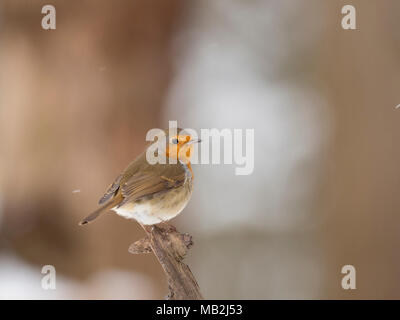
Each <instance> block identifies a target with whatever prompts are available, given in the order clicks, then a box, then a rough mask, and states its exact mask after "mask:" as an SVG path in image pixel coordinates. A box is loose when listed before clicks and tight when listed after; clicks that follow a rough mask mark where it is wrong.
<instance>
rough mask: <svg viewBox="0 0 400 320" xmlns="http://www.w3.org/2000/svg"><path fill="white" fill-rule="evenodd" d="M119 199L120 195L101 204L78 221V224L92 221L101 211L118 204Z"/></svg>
mask: <svg viewBox="0 0 400 320" xmlns="http://www.w3.org/2000/svg"><path fill="white" fill-rule="evenodd" d="M121 200H122V196H121V195H119V196H117V197H115V198H114V199H112V200H111V201H110V202H107V203H106V204H104V205H102V206H101V207H100V208H98V209H97V210H95V211H93V212H92V213H91V214H89V215H88V216H87V217H86V218H84V219H83V220H82V221H81V222H79V225H80V226H83V225H85V224H88V223H89V222H92V221H93V220H94V219H96V218H97V217H98V216H99V215H100V214H102V213H103V212H105V211H107V210H109V209H111V208H114V207H115V206H116V205H118V204H119V203H120V202H121Z"/></svg>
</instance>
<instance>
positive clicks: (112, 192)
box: [99, 174, 123, 204]
mask: <svg viewBox="0 0 400 320" xmlns="http://www.w3.org/2000/svg"><path fill="white" fill-rule="evenodd" d="M122 178H123V174H120V175H119V176H118V177H117V178H116V179H115V181H114V182H113V183H112V184H111V185H110V186H109V187H108V189H107V191H106V193H105V194H104V195H103V196H102V197H101V198H100V200H99V204H103V203H105V202H107V201H108V200H109V199H110V198H111V197H112V196H114V195H115V194H116V192H117V190H118V188H119V184H120V182H121V179H122Z"/></svg>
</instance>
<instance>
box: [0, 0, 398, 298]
mask: <svg viewBox="0 0 400 320" xmlns="http://www.w3.org/2000/svg"><path fill="white" fill-rule="evenodd" d="M46 4H52V5H54V6H55V8H56V14H57V16H56V17H57V18H56V19H57V20H56V21H57V24H56V30H43V29H42V28H41V19H42V17H43V16H44V15H43V14H42V13H41V9H42V6H43V5H46ZM346 4H352V5H353V6H355V8H356V13H357V20H356V21H357V30H343V29H342V27H341V19H342V17H343V15H342V14H341V8H342V7H343V6H344V5H346ZM399 21H400V2H399V1H395V0H392V1H390V0H385V1H378V0H371V1H357V0H353V1H351V3H350V2H349V1H338V0H335V1H318V0H302V1H291V0H284V1H282V0H264V1H257V0H252V1H240V0H231V1H227V0H221V1H212V0H205V1H200V0H199V1H184V0H168V1H144V0H143V1H139V0H137V1H129V2H128V1H123V0H117V1H95V0H91V1H79V2H78V1H39V0H35V1H31V0H18V1H17V0H2V1H1V2H0V298H3V299H6V298H19V299H25V298H26V299H64V298H68V299H162V298H163V297H164V296H165V295H166V293H167V284H166V280H165V277H164V274H163V272H162V269H161V267H160V265H159V263H158V262H157V260H156V258H155V257H154V256H153V255H151V254H149V255H140V256H134V255H130V254H129V253H128V247H129V245H130V244H131V243H133V242H134V241H136V240H138V239H140V238H141V237H142V236H143V230H142V229H141V228H140V226H138V224H137V223H135V222H134V221H129V220H125V219H123V218H121V217H119V216H117V215H115V214H107V215H104V216H102V217H101V218H100V219H98V220H96V222H95V223H93V224H91V225H90V226H88V227H86V228H81V227H78V225H77V223H78V221H79V220H80V219H81V218H82V217H84V216H86V215H87V214H88V213H89V212H91V211H92V210H94V209H95V208H96V207H97V201H98V199H99V198H100V196H102V194H103V192H104V191H105V189H106V187H107V186H108V185H109V184H110V183H111V182H112V181H113V180H114V178H115V176H117V175H118V174H119V172H120V171H121V170H122V169H124V168H125V167H126V165H127V164H128V163H129V162H130V161H131V160H132V159H134V158H135V157H136V156H137V155H138V154H139V153H140V152H142V151H143V148H144V146H145V142H146V141H145V136H146V132H147V131H148V130H149V129H151V128H158V127H160V128H165V127H168V121H169V120H177V121H178V125H179V126H180V127H188V128H194V129H200V128H218V129H223V128H230V129H233V128H241V129H246V128H252V129H254V130H255V170H254V172H253V174H252V175H248V176H236V175H235V173H234V165H196V166H194V172H195V176H196V179H195V189H194V193H193V196H192V200H191V202H190V203H189V205H188V206H187V207H186V209H185V210H184V212H183V213H182V214H181V215H180V216H178V217H177V218H176V219H175V220H174V221H173V224H174V225H176V226H177V228H178V229H179V230H180V231H184V232H189V233H190V234H192V235H193V236H194V241H195V245H194V247H193V249H192V250H191V251H190V253H189V256H188V257H187V258H186V262H187V263H188V264H189V266H190V268H191V269H192V272H193V273H194V275H195V277H196V278H197V280H198V282H199V285H200V288H201V291H202V293H203V295H204V296H205V297H206V298H209V299H270V298H274V299H280V298H285V299H322V298H324V299H333V298H344V299H361V298H364V299H365V298H366V299H370V298H376V299H381V298H388V299H399V298H400V272H399V270H400V255H399V249H398V247H399V242H400V232H399V231H400V230H399V224H400V215H399V209H400V197H399V196H398V195H397V192H398V191H399V189H400V188H399V187H400V170H398V164H399V163H400V150H399V148H398V139H399V138H400V129H399V121H400V110H397V109H396V108H395V107H396V106H397V105H398V104H399V103H400V94H399V92H400V91H399V84H400V32H399ZM77 190H79V192H78V191H77ZM74 191H75V192H74ZM347 264H350V265H353V266H354V267H355V268H356V271H357V273H356V275H357V278H356V279H357V282H356V283H357V289H356V290H347V291H345V290H343V289H342V287H341V280H342V277H343V276H344V275H342V274H341V268H342V266H344V265H347ZM44 265H53V266H54V267H55V268H56V271H57V289H56V290H43V289H42V287H41V279H42V277H43V275H42V274H41V269H42V267H43V266H44Z"/></svg>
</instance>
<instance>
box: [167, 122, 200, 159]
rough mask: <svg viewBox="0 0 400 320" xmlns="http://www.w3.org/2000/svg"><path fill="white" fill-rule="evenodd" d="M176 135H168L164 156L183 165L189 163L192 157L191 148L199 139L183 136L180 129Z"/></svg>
mask: <svg viewBox="0 0 400 320" xmlns="http://www.w3.org/2000/svg"><path fill="white" fill-rule="evenodd" d="M177 132H178V134H173V135H171V134H168V135H167V137H168V141H167V149H166V156H167V157H168V158H173V159H176V160H180V161H181V162H183V163H186V164H187V163H190V159H191V157H192V156H193V146H194V144H195V143H199V142H201V140H199V139H193V137H192V136H191V135H189V134H185V133H184V132H183V130H182V129H179V128H178V129H177Z"/></svg>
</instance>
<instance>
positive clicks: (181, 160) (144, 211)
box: [79, 128, 200, 225]
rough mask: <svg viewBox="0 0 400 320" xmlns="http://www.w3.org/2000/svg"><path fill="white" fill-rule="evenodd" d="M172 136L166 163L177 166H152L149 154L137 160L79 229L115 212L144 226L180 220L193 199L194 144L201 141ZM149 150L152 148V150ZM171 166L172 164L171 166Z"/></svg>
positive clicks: (159, 164) (115, 181)
mask: <svg viewBox="0 0 400 320" xmlns="http://www.w3.org/2000/svg"><path fill="white" fill-rule="evenodd" d="M177 132H178V133H179V134H176V135H173V136H170V135H169V130H166V138H168V141H167V143H166V149H165V150H159V151H157V152H160V151H161V152H165V156H166V159H167V160H168V159H175V160H176V161H174V162H176V163H171V161H167V163H166V164H161V163H156V164H153V165H152V164H150V163H149V162H148V161H147V158H146V151H147V148H146V150H145V151H144V152H143V153H142V154H140V155H139V156H138V157H137V158H136V159H135V160H133V161H132V162H131V163H130V164H129V165H128V167H127V168H126V169H125V170H124V171H123V172H122V173H121V174H120V175H119V176H118V177H117V178H116V179H115V180H114V182H113V183H112V184H111V185H110V186H109V187H108V189H107V191H106V193H105V194H104V195H103V197H101V199H100V200H99V204H101V205H102V206H101V207H100V208H98V209H97V210H96V211H94V212H92V213H91V214H90V215H88V216H87V217H86V218H84V219H83V220H82V221H81V222H80V223H79V225H85V224H87V223H89V222H91V221H93V220H94V219H96V218H97V217H98V216H99V215H100V214H102V213H103V212H106V211H107V210H109V209H111V210H113V211H115V212H116V213H117V214H118V215H120V216H123V217H125V218H127V219H135V220H136V221H138V222H139V223H140V224H142V225H153V224H157V223H161V222H166V221H168V220H170V219H172V218H174V217H176V216H177V215H178V214H179V213H180V212H181V211H182V210H183V209H184V208H185V206H186V204H187V203H188V202H189V199H190V197H191V195H192V187H193V179H194V177H193V171H192V167H191V164H190V159H191V157H192V155H193V144H194V143H197V142H200V140H197V139H192V137H191V136H190V135H187V134H180V133H181V132H182V129H180V128H178V129H177ZM148 147H149V146H148ZM168 162H170V163H168Z"/></svg>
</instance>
